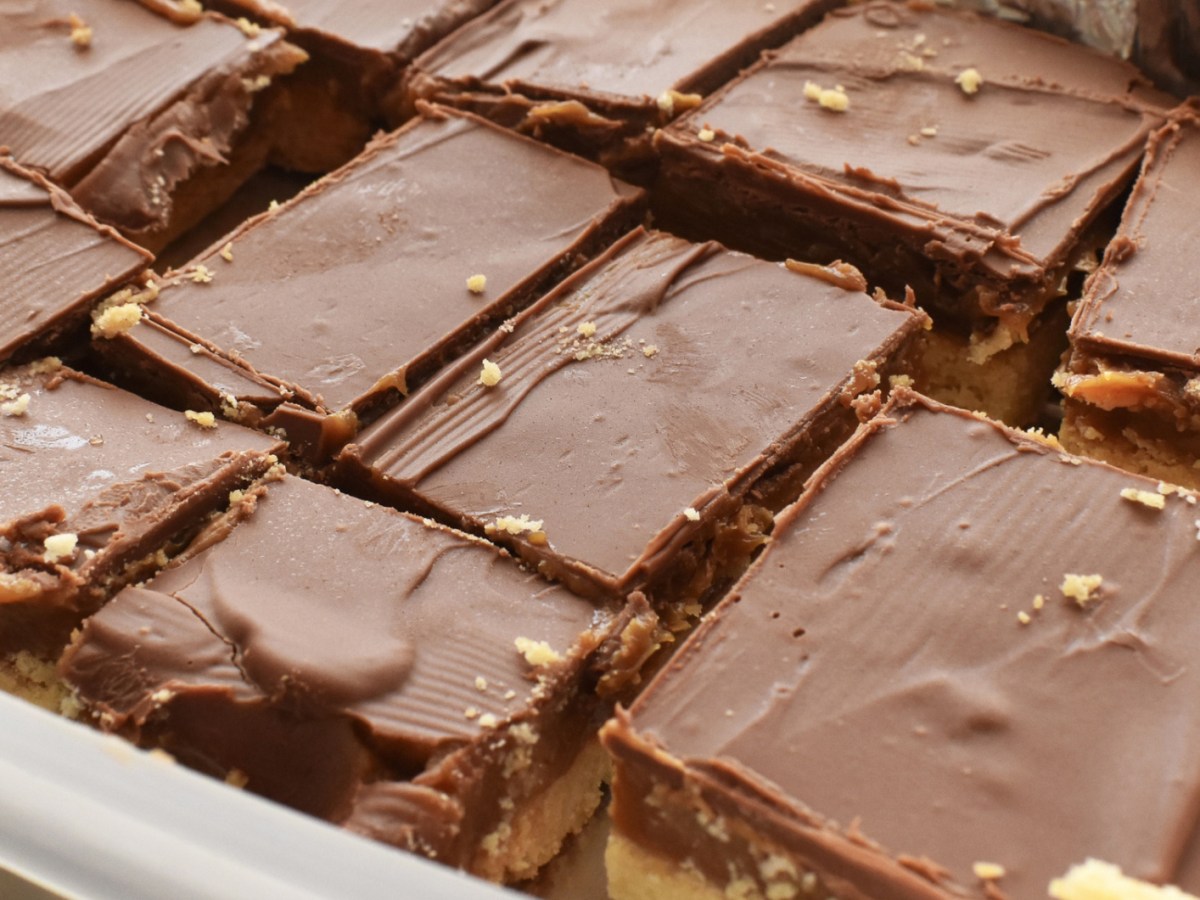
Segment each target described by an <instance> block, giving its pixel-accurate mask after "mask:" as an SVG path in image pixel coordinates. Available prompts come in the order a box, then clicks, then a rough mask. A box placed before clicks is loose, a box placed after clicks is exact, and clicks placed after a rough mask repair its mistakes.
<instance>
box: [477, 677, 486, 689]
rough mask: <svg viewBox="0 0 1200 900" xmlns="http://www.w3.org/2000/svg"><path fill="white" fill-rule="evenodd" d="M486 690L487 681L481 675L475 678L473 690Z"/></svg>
mask: <svg viewBox="0 0 1200 900" xmlns="http://www.w3.org/2000/svg"><path fill="white" fill-rule="evenodd" d="M487 689H488V683H487V679H486V678H484V677H483V676H482V675H476V676H475V690H477V691H486V690H487Z"/></svg>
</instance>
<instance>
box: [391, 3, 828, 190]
mask: <svg viewBox="0 0 1200 900" xmlns="http://www.w3.org/2000/svg"><path fill="white" fill-rule="evenodd" d="M834 5H835V3H834V2H833V0H779V2H776V3H727V2H722V0H659V2H655V3H645V2H642V0H615V2H614V0H609V2H606V3H595V2H591V0H553V2H549V3H547V2H543V0H505V2H502V3H500V4H498V5H497V6H495V7H494V8H493V9H491V10H489V11H488V12H486V13H484V14H483V15H481V16H479V17H478V18H476V19H475V20H474V21H472V22H470V23H468V24H467V25H465V26H463V27H462V28H460V29H459V30H458V31H455V32H453V33H452V34H451V35H450V36H449V37H447V38H446V39H445V40H444V41H442V42H441V43H440V44H438V45H436V46H435V47H433V48H432V49H431V50H429V51H428V52H427V53H425V54H423V55H422V56H420V57H418V59H417V61H416V62H415V63H414V65H413V67H412V69H411V70H410V71H409V73H408V74H407V76H406V78H407V81H406V85H405V90H404V92H402V93H401V94H400V95H399V97H400V98H401V99H402V101H403V103H402V104H401V105H400V107H399V109H400V110H403V109H404V105H405V104H406V105H408V106H411V104H412V103H413V101H414V99H418V98H423V99H432V100H437V101H438V102H441V103H447V104H450V105H452V106H458V107H460V108H462V109H469V110H472V111H473V112H478V113H480V114H482V115H485V116H487V117H488V118H491V119H493V120H494V121H497V122H500V123H502V124H505V125H507V126H509V127H515V128H518V129H520V130H521V131H523V132H525V133H529V134H534V135H537V136H539V137H542V138H545V139H547V140H549V141H550V142H551V143H555V144H558V145H559V146H562V147H565V148H566V149H569V150H572V151H574V152H577V153H582V154H583V155H585V156H588V157H591V158H593V159H599V160H600V161H601V162H603V163H604V164H605V165H608V166H610V167H611V168H614V170H615V171H618V172H620V173H621V174H622V175H624V176H625V177H631V178H633V179H634V180H637V181H639V182H640V181H641V180H642V179H644V178H646V177H648V169H649V168H650V167H651V166H652V162H653V154H652V151H651V147H650V139H651V137H652V136H653V132H654V129H655V128H657V127H658V126H660V125H663V124H665V123H666V122H669V121H670V120H671V119H672V118H674V117H676V116H678V115H680V114H681V113H683V112H684V111H685V110H687V109H690V108H691V107H692V106H695V105H696V104H697V103H698V102H700V100H701V98H702V97H703V96H704V95H706V94H708V93H710V92H711V91H714V90H716V89H717V88H718V87H719V86H721V85H722V84H724V83H725V82H727V81H729V80H730V79H731V78H733V77H734V76H736V75H737V73H738V72H739V70H741V69H743V68H745V67H746V66H748V65H750V64H751V63H752V62H754V61H755V60H756V59H757V58H758V55H759V53H761V52H762V51H763V50H764V49H766V48H768V47H775V46H778V45H779V44H781V43H783V42H784V41H786V40H787V39H788V38H790V37H792V36H793V35H795V34H796V33H798V32H799V31H801V30H803V29H804V28H806V27H808V26H810V25H812V24H813V23H814V22H816V21H818V20H819V19H820V17H821V15H822V14H824V13H825V12H827V11H828V10H829V9H831V8H832V7H833V6H834Z"/></svg>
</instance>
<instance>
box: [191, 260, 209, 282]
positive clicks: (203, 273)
mask: <svg viewBox="0 0 1200 900" xmlns="http://www.w3.org/2000/svg"><path fill="white" fill-rule="evenodd" d="M188 277H189V278H190V279H191V280H192V281H193V282H194V283H196V284H211V283H212V280H213V273H212V270H211V269H209V268H208V266H206V265H203V264H200V265H196V266H193V267H192V269H191V271H190V272H189V273H188Z"/></svg>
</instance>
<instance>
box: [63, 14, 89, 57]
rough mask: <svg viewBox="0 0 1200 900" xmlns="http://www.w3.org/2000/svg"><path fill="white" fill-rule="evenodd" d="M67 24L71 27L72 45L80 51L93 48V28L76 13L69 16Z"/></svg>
mask: <svg viewBox="0 0 1200 900" xmlns="http://www.w3.org/2000/svg"><path fill="white" fill-rule="evenodd" d="M67 24H68V25H69V26H70V27H71V43H72V44H74V45H75V46H76V48H78V49H80V50H86V49H88V48H89V47H90V46H92V28H91V26H90V25H88V24H87V23H86V22H84V21H83V19H81V18H80V17H79V16H78V15H76V14H75V13H71V15H69V16H67Z"/></svg>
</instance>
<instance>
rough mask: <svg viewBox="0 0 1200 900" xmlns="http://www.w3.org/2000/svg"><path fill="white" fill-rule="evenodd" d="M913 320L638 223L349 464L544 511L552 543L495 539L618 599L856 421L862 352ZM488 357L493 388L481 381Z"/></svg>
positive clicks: (435, 496)
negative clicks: (764, 483) (496, 375)
mask: <svg viewBox="0 0 1200 900" xmlns="http://www.w3.org/2000/svg"><path fill="white" fill-rule="evenodd" d="M591 326H594V328H595V330H594V332H591V333H590V334H585V333H584V332H588V330H589V329H590V328H591ZM581 329H582V332H581ZM920 329H921V319H920V318H919V317H918V316H915V315H913V314H912V313H911V312H910V311H907V310H903V309H902V308H900V307H897V306H895V305H892V306H891V307H886V306H883V305H880V304H878V303H875V302H874V301H872V300H871V299H870V298H868V297H866V296H865V295H863V294H861V293H856V292H855V291H853V290H851V289H847V288H844V287H839V286H837V285H834V284H829V283H827V282H825V281H822V280H820V279H818V278H815V277H808V276H806V275H802V274H799V273H796V272H792V271H789V270H788V269H786V268H785V267H784V266H782V265H775V264H771V263H764V262H761V261H757V260H754V259H752V258H751V257H747V256H743V255H741V254H735V253H730V252H728V251H726V250H724V249H723V248H722V247H720V246H719V245H717V244H703V245H697V244H689V243H687V242H686V241H682V240H680V239H678V238H675V237H672V236H670V235H666V234H663V233H645V232H641V231H638V232H635V233H634V234H632V235H630V236H629V237H627V238H625V239H623V240H622V241H621V242H620V243H619V244H618V245H616V246H615V247H614V248H613V249H612V250H610V251H608V252H607V253H606V254H604V255H603V256H602V257H600V258H599V259H598V260H597V261H596V262H595V263H593V264H592V265H591V266H589V267H588V268H587V269H585V270H584V271H582V272H580V273H578V274H577V275H576V276H574V277H573V278H572V279H570V280H569V281H568V282H565V283H564V284H563V285H562V286H560V287H559V288H558V289H556V290H555V291H554V292H552V293H551V294H549V295H547V296H546V297H545V298H544V299H543V300H541V301H539V302H538V304H537V305H536V306H535V307H533V308H532V309H531V310H530V311H529V313H528V314H526V315H523V316H522V317H521V319H520V321H519V322H518V323H517V324H516V326H515V328H512V329H509V328H505V329H501V330H500V331H499V332H497V333H496V335H494V336H493V337H492V338H491V339H489V340H488V341H486V342H484V343H483V344H481V345H480V346H479V347H477V348H476V350H475V351H473V352H472V353H471V354H468V355H467V356H465V357H464V358H463V359H462V360H461V361H460V362H459V363H456V364H455V366H454V367H453V368H451V369H449V370H447V372H446V373H445V374H444V375H442V376H440V377H439V378H438V379H437V380H436V381H434V382H432V383H431V384H430V385H429V386H427V388H425V389H423V390H422V391H420V392H419V393H417V394H416V395H414V396H413V397H411V398H409V400H408V401H407V402H406V403H404V404H403V405H402V406H400V407H399V408H398V409H396V410H395V411H393V412H392V413H390V414H388V415H387V416H385V417H384V418H382V419H381V420H380V421H379V422H378V423H376V424H375V425H374V426H372V427H370V428H368V429H367V430H366V431H364V432H363V434H362V435H361V438H360V439H359V441H358V442H357V443H356V444H354V445H351V446H350V447H348V448H347V450H346V451H345V452H344V453H343V455H342V458H341V465H342V470H343V472H344V473H346V474H347V475H348V476H349V477H351V478H352V479H353V480H356V481H358V482H359V483H363V484H367V485H369V487H370V488H371V489H374V490H377V491H379V492H380V493H382V494H384V495H385V496H390V497H392V498H395V499H398V500H399V502H401V503H406V502H407V503H412V504H415V505H418V506H419V507H420V508H423V509H427V510H433V511H436V512H437V513H438V514H440V515H442V516H445V517H447V518H448V519H450V520H452V521H454V522H456V523H462V525H463V526H465V527H467V528H468V530H474V531H476V532H483V531H485V530H486V529H487V526H488V525H489V524H491V523H492V522H493V520H495V519H496V518H497V517H500V516H517V517H519V516H521V515H522V514H524V515H527V516H528V517H529V518H530V519H532V520H540V521H543V522H544V526H543V530H544V534H545V536H546V538H547V541H546V542H544V543H534V542H530V540H529V539H528V535H522V536H520V537H516V536H514V535H512V534H506V533H504V532H503V531H500V532H496V533H493V534H491V536H492V537H493V539H496V540H501V541H505V542H507V543H509V544H510V545H512V546H515V547H516V548H517V549H518V550H519V551H520V552H521V553H522V554H523V555H524V556H526V557H527V558H529V559H531V560H533V561H535V562H538V563H539V564H542V565H543V566H545V567H548V569H547V570H548V571H551V572H552V573H553V574H554V575H555V577H560V578H566V579H568V581H569V582H570V583H571V584H572V586H573V587H574V588H576V589H577V590H582V591H585V592H592V593H595V592H599V593H602V594H608V595H610V596H614V595H615V596H620V595H621V594H623V593H624V592H627V591H629V590H631V589H633V588H638V587H644V586H646V584H647V583H649V582H650V581H653V580H654V579H655V578H657V577H659V576H663V575H664V574H665V573H666V572H668V571H670V569H671V567H672V566H673V565H675V564H676V563H677V562H678V557H680V556H681V555H687V553H688V552H694V549H693V550H689V549H688V548H689V547H690V546H691V545H692V544H693V543H694V542H696V541H698V540H701V539H702V538H704V537H705V536H706V535H707V536H711V532H712V530H713V528H714V527H715V525H716V523H717V522H720V521H722V520H724V519H726V518H727V517H729V516H730V515H733V511H734V510H736V509H737V508H738V507H739V506H740V505H741V504H742V503H743V502H749V500H750V494H751V491H752V489H754V488H755V486H756V483H757V482H759V481H760V480H761V479H763V478H764V476H765V475H767V474H768V473H770V472H772V471H773V470H776V469H778V468H779V467H781V466H784V465H803V464H804V463H805V462H808V461H807V460H804V459H802V458H797V457H800V456H801V454H800V453H799V452H798V451H797V446H798V445H803V444H805V442H806V441H809V442H810V445H809V446H808V450H809V452H810V454H811V453H819V452H820V448H821V447H822V445H823V444H824V443H827V442H828V438H829V437H830V434H831V433H832V434H834V435H836V434H837V432H838V428H839V427H841V428H843V431H842V434H844V433H846V432H847V431H848V430H849V429H850V428H852V427H853V426H852V425H851V424H850V423H852V422H853V421H854V413H853V412H852V411H851V409H850V408H849V402H850V399H851V398H852V397H853V396H854V395H856V394H857V393H858V392H859V391H867V392H870V391H872V390H874V389H875V387H876V384H875V383H874V382H873V381H872V382H871V383H869V384H867V383H863V384H858V383H857V382H856V379H855V377H854V375H853V374H852V371H853V369H854V367H855V365H856V363H858V362H859V361H862V360H870V361H872V364H873V365H878V367H879V369H880V370H881V371H882V370H883V369H884V368H885V366H886V365H887V363H888V360H889V359H890V358H891V357H892V356H893V355H902V350H903V348H904V347H905V345H906V344H908V343H910V342H911V339H912V338H913V337H914V335H915V333H917V332H919V331H920ZM510 330H511V337H510V336H509V331H510ZM484 357H487V358H488V359H490V360H491V361H493V362H495V363H497V364H498V365H499V367H500V370H501V372H502V373H503V377H502V380H501V381H500V383H499V384H498V385H497V386H495V387H484V386H482V385H480V384H479V383H478V379H479V375H480V368H481V363H482V360H483V358H484ZM831 411H835V412H833V413H832V414H831ZM839 416H840V417H841V419H845V420H846V422H845V424H844V425H841V426H838V425H835V424H833V422H834V421H835V420H837V421H840V419H839ZM812 433H816V434H817V435H818V437H814V435H813V434H812ZM837 439H840V437H835V440H837ZM813 445H815V446H813ZM835 446H836V444H835ZM828 449H829V450H830V451H831V450H832V447H830V448H828ZM810 464H812V465H815V463H810ZM689 508H690V509H692V511H693V512H692V515H691V517H689V515H688V514H685V513H686V510H688V509H689Z"/></svg>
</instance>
